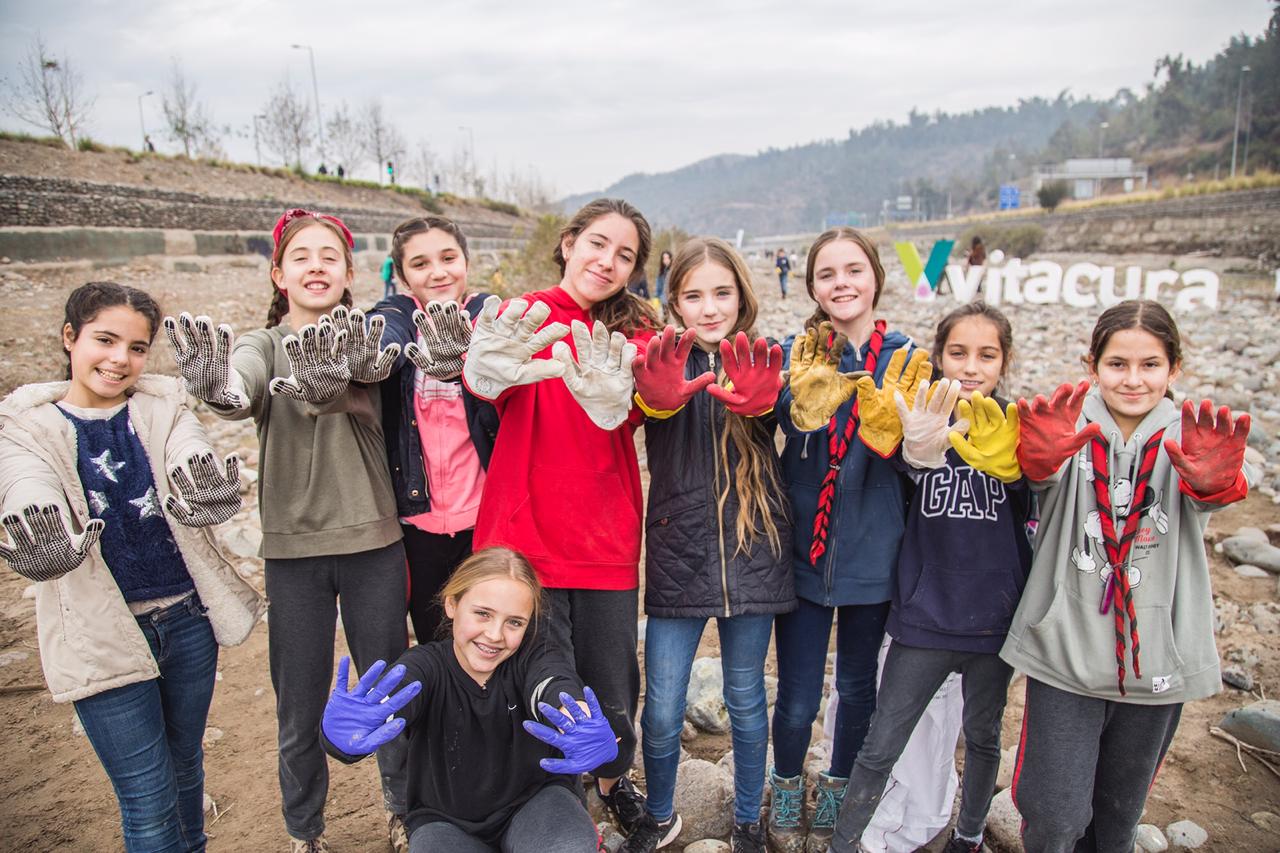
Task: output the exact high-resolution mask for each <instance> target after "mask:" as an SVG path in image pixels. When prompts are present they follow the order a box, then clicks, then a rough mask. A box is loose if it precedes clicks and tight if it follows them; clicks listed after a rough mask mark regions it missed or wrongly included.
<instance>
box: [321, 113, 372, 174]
mask: <svg viewBox="0 0 1280 853" xmlns="http://www.w3.org/2000/svg"><path fill="white" fill-rule="evenodd" d="M324 132H325V139H326V142H327V144H328V147H329V150H330V151H331V152H333V154H334V156H336V157H337V158H338V160H337V164H338V165H340V166H342V167H343V169H345V170H346V173H347V174H348V175H352V176H354V175H355V172H356V169H358V168H360V166H361V165H363V163H364V161H365V158H366V157H367V156H368V146H367V144H366V139H367V137H368V134H367V133H366V132H365V129H364V126H363V124H362V122H361V121H360V120H359V119H358V118H356V117H355V116H353V115H352V114H351V110H350V108H349V107H348V106H347V102H346V101H343V102H342V106H340V107H338V109H336V110H333V111H332V112H331V113H330V114H329V120H328V121H327V122H325V126H324Z"/></svg>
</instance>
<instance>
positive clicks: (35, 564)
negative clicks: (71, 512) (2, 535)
mask: <svg viewBox="0 0 1280 853" xmlns="http://www.w3.org/2000/svg"><path fill="white" fill-rule="evenodd" d="M24 521H25V522H26V523H25V524H24V523H23V522H24ZM0 524H3V525H4V529H5V532H6V533H8V534H9V539H10V540H12V542H13V544H12V545H6V544H4V543H3V542H0V557H4V558H5V559H6V560H8V561H9V565H10V566H12V567H13V570H14V571H15V572H17V573H18V574H20V575H22V576H23V577H24V578H27V579H28V580H33V581H36V582H40V581H51V580H53V579H54V578H60V577H62V576H63V575H65V574H66V573H67V572H69V571H71V570H72V569H74V568H75V567H76V566H78V565H80V564H81V563H83V562H84V558H85V556H86V555H87V554H88V553H89V549H90V548H92V547H93V546H94V544H95V543H96V542H97V541H98V537H99V536H101V535H102V528H104V527H106V522H104V521H103V520H102V519H100V518H94V519H90V521H89V523H88V524H86V525H85V528H84V533H81V534H80V535H79V536H75V535H73V534H72V533H70V532H69V531H68V530H67V525H66V524H65V523H63V521H62V510H61V509H59V508H58V506H57V505H56V504H48V505H45V506H37V505H35V504H32V505H31V506H27V507H24V508H23V510H22V515H21V516H18V515H15V514H13V513H10V514H8V515H6V516H5V517H4V518H0Z"/></svg>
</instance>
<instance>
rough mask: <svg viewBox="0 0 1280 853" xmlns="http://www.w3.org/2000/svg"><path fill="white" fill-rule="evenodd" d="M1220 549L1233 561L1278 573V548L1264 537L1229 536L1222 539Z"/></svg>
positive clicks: (1279, 549) (1279, 563) (1279, 566)
mask: <svg viewBox="0 0 1280 853" xmlns="http://www.w3.org/2000/svg"><path fill="white" fill-rule="evenodd" d="M1222 550H1223V553H1225V554H1226V555H1227V556H1228V557H1229V558H1231V562H1233V563H1244V564H1247V565H1250V566H1257V567H1258V568H1260V569H1266V570H1267V571H1269V572H1271V573H1272V574H1280V548H1277V547H1276V546H1274V545H1272V544H1271V543H1270V542H1268V541H1267V540H1266V539H1265V538H1264V539H1258V538H1257V537H1254V536H1250V535H1245V536H1238V535H1237V536H1229V537H1227V538H1226V539H1223V540H1222Z"/></svg>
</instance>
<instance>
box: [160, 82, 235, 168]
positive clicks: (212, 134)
mask: <svg viewBox="0 0 1280 853" xmlns="http://www.w3.org/2000/svg"><path fill="white" fill-rule="evenodd" d="M160 99H161V104H162V105H163V108H164V120H165V123H166V124H168V126H169V138H170V139H172V140H173V141H174V142H180V143H182V154H183V156H184V157H188V158H189V157H190V156H191V150H192V149H193V148H194V149H196V153H197V154H200V155H205V156H207V155H209V153H210V152H217V151H221V150H222V145H221V144H220V142H219V140H218V136H219V128H218V127H217V126H216V125H214V123H213V120H212V119H211V118H210V117H209V114H208V113H207V112H206V111H205V107H204V104H202V103H200V101H199V100H197V98H196V84H195V83H193V82H191V81H189V80H188V79H187V75H186V72H185V71H183V69H182V63H181V62H179V61H178V59H177V58H176V57H175V58H174V60H173V64H172V65H171V66H170V68H169V88H168V89H167V90H166V91H165V92H164V93H162V94H161V96H160Z"/></svg>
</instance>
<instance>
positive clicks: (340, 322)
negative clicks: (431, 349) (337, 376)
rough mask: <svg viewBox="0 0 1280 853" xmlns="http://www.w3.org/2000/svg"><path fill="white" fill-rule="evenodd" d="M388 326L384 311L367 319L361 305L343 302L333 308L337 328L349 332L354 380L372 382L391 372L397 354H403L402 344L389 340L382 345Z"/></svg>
mask: <svg viewBox="0 0 1280 853" xmlns="http://www.w3.org/2000/svg"><path fill="white" fill-rule="evenodd" d="M366 323H367V324H366ZM386 326H387V321H386V318H384V317H383V316H382V315H381V314H375V315H374V316H373V318H372V319H370V320H368V321H366V320H365V316H364V312H363V311H361V310H360V309H359V308H352V309H348V308H347V307H346V306H345V305H339V306H338V307H337V308H334V309H333V328H334V330H335V331H337V332H342V331H345V332H346V333H347V349H346V352H347V367H349V368H350V370H351V381H352V382H364V383H366V384H371V383H374V382H381V381H382V380H384V379H386V378H387V377H388V376H390V375H391V368H392V367H393V366H395V363H396V356H398V355H400V345H399V344H387V347H386V349H382V331H383V329H385V328H386Z"/></svg>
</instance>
